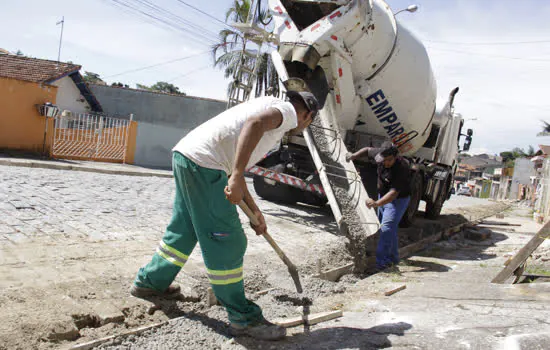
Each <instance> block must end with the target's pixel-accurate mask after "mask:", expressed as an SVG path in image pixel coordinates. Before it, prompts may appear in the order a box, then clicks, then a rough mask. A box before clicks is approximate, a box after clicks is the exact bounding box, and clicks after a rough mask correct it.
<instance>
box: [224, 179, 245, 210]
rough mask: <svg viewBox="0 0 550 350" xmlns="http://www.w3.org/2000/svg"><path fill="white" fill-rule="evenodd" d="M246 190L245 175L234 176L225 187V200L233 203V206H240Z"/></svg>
mask: <svg viewBox="0 0 550 350" xmlns="http://www.w3.org/2000/svg"><path fill="white" fill-rule="evenodd" d="M245 188H246V182H245V181H244V176H243V175H238V174H232V175H231V177H230V178H229V181H228V182H227V186H226V187H225V190H224V192H225V198H227V200H228V201H230V202H231V204H239V203H240V202H241V201H242V200H243V197H244V189H245Z"/></svg>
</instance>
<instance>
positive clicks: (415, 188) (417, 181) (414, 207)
mask: <svg viewBox="0 0 550 350" xmlns="http://www.w3.org/2000/svg"><path fill="white" fill-rule="evenodd" d="M423 193H424V188H423V186H422V176H421V175H420V173H419V172H418V171H415V172H413V174H412V177H411V200H410V201H409V206H408V207H407V210H406V211H405V214H403V218H401V222H400V223H399V227H409V226H411V225H412V224H413V223H414V219H415V217H416V212H417V211H418V205H419V204H420V199H421V198H422V194H423Z"/></svg>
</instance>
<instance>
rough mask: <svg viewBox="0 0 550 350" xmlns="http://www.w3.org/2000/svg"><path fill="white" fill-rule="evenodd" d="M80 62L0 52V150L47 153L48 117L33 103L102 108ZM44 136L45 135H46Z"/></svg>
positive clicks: (62, 107)
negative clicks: (71, 62)
mask: <svg viewBox="0 0 550 350" xmlns="http://www.w3.org/2000/svg"><path fill="white" fill-rule="evenodd" d="M80 68H81V66H79V65H75V64H70V63H63V62H57V61H50V60H42V59H37V58H30V57H23V56H17V55H11V54H3V53H0V150H18V151H25V152H32V153H48V151H49V147H50V146H51V140H50V135H51V133H48V134H47V133H46V131H47V129H48V128H49V129H50V130H51V128H52V127H53V122H52V119H51V118H49V119H47V118H46V117H44V116H42V115H41V114H40V113H39V112H38V108H37V105H43V104H45V103H51V104H53V105H56V106H57V107H58V108H59V109H60V110H61V111H63V110H69V111H71V112H73V113H86V112H102V108H101V105H100V104H99V103H98V101H97V100H96V98H95V97H94V95H93V94H92V93H91V91H90V90H89V89H88V86H87V85H86V84H85V82H84V81H83V79H82V76H81V75H80V73H79V70H80ZM47 136H48V137H47Z"/></svg>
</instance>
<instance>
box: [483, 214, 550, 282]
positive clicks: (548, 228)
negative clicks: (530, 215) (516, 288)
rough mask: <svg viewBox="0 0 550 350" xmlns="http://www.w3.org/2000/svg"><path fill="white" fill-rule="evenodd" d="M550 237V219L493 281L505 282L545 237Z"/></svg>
mask: <svg viewBox="0 0 550 350" xmlns="http://www.w3.org/2000/svg"><path fill="white" fill-rule="evenodd" d="M549 237H550V221H549V222H547V223H546V224H545V225H544V226H543V227H542V228H541V229H540V230H539V232H537V234H536V235H535V236H534V237H533V238H531V240H530V241H529V242H527V244H526V245H525V246H523V248H521V249H520V250H519V252H518V253H517V254H516V255H515V256H514V257H513V258H512V260H511V261H510V263H508V265H506V267H504V269H502V271H500V273H499V274H498V275H497V276H496V277H495V278H493V280H492V281H491V282H492V283H504V282H505V281H506V280H507V279H508V278H510V277H512V275H513V274H514V271H516V269H517V268H519V267H520V266H521V265H522V264H523V263H524V262H525V260H527V258H529V256H530V255H531V254H532V253H533V252H534V251H535V249H537V248H538V247H539V246H540V245H541V244H542V242H544V240H545V239H548V238H549Z"/></svg>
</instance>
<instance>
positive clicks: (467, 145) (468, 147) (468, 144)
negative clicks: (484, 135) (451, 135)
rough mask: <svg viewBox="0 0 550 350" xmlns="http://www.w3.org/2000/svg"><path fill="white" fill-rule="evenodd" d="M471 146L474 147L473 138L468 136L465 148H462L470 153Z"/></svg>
mask: <svg viewBox="0 0 550 350" xmlns="http://www.w3.org/2000/svg"><path fill="white" fill-rule="evenodd" d="M468 131H469V130H468ZM471 145H472V136H466V140H464V146H463V147H462V150H463V151H469V150H470V146H471Z"/></svg>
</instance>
